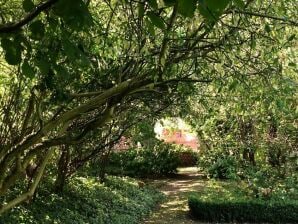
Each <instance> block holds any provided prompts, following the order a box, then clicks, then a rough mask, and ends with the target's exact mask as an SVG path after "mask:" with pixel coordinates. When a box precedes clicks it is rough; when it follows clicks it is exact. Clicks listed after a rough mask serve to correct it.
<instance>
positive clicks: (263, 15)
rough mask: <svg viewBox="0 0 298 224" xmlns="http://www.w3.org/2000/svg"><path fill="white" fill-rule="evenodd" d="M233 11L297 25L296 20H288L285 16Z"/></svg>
mask: <svg viewBox="0 0 298 224" xmlns="http://www.w3.org/2000/svg"><path fill="white" fill-rule="evenodd" d="M233 12H235V13H239V14H244V15H249V16H257V17H261V18H267V19H273V20H278V21H282V22H286V23H289V24H291V25H293V26H298V22H296V21H293V20H289V19H287V18H282V17H277V16H272V15H266V14H262V13H257V12H249V11H242V10H234V11H233Z"/></svg>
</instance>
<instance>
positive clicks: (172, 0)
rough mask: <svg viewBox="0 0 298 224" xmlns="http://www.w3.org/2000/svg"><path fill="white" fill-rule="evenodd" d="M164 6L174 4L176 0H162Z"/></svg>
mask: <svg viewBox="0 0 298 224" xmlns="http://www.w3.org/2000/svg"><path fill="white" fill-rule="evenodd" d="M163 1H164V3H165V5H166V6H174V5H175V4H176V2H177V0H163Z"/></svg>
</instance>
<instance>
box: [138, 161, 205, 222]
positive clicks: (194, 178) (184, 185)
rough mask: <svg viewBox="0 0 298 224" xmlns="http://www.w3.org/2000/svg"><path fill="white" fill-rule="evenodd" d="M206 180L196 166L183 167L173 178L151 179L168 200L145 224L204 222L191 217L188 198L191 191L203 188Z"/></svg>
mask: <svg viewBox="0 0 298 224" xmlns="http://www.w3.org/2000/svg"><path fill="white" fill-rule="evenodd" d="M205 181H206V180H204V179H203V178H202V176H201V175H200V174H198V172H197V168H196V167H188V168H181V169H179V172H178V175H176V176H175V177H173V178H168V179H158V180H150V181H149V184H152V185H153V186H155V187H157V188H158V189H159V190H160V191H162V192H163V193H164V194H165V195H166V200H165V201H164V203H162V204H161V205H160V206H159V208H157V209H156V211H155V212H153V213H152V214H151V216H150V217H149V218H148V219H147V220H146V221H144V222H143V224H193V223H202V222H198V221H194V220H192V219H191V218H190V217H189V212H188V205H187V198H188V195H189V194H190V193H191V192H193V191H199V190H201V189H202V188H203V187H204V182H205Z"/></svg>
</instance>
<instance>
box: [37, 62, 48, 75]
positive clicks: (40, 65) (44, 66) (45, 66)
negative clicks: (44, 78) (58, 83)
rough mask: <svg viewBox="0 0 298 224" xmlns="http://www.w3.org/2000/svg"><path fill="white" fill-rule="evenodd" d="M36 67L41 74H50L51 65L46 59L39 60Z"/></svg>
mask: <svg viewBox="0 0 298 224" xmlns="http://www.w3.org/2000/svg"><path fill="white" fill-rule="evenodd" d="M36 65H37V67H38V68H39V70H40V73H41V74H43V75H45V74H48V73H49V70H50V64H49V62H48V61H46V60H45V59H39V60H38V61H37V62H36Z"/></svg>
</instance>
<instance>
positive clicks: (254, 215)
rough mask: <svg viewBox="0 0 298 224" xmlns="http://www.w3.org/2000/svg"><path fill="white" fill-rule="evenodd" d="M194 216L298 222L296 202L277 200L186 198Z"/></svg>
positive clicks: (212, 220) (210, 218)
mask: <svg viewBox="0 0 298 224" xmlns="http://www.w3.org/2000/svg"><path fill="white" fill-rule="evenodd" d="M188 206H189V208H190V213H191V215H192V216H193V217H194V218H197V219H199V220H202V221H208V222H235V221H237V222H253V223H259V222H269V223H298V204H297V203H292V202H278V201H262V200H248V201H229V200H226V201H204V200H201V199H199V198H198V197H196V196H190V197H189V200H188Z"/></svg>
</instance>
